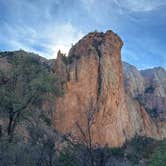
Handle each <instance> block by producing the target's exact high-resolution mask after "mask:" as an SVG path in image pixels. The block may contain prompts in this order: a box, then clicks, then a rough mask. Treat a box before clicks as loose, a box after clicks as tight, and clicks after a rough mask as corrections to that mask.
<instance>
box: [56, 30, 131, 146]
mask: <svg viewBox="0 0 166 166" xmlns="http://www.w3.org/2000/svg"><path fill="white" fill-rule="evenodd" d="M122 44H123V43H122V41H121V39H120V38H119V37H118V36H117V35H116V34H114V33H113V32H112V31H107V32H106V33H90V34H88V35H87V36H85V37H84V38H83V39H81V40H80V41H79V42H78V43H77V44H76V45H75V46H73V48H72V49H71V50H70V53H69V57H68V59H67V60H66V61H64V56H63V55H60V53H59V55H58V58H57V60H56V63H55V66H54V69H55V72H56V73H58V74H59V75H61V76H62V77H63V78H62V80H63V82H65V83H64V84H63V86H64V87H65V92H66V93H65V95H64V96H63V97H62V98H58V99H57V102H56V105H55V107H56V113H55V126H56V127H57V128H58V129H59V130H60V131H61V132H63V133H68V132H71V133H72V134H73V135H74V136H79V135H80V131H79V130H78V125H77V124H79V125H80V126H81V127H82V128H83V130H84V131H85V132H86V130H87V127H86V124H87V111H89V109H90V105H92V106H91V107H93V115H94V117H93V125H92V133H93V143H96V144H99V145H106V144H108V145H111V146H119V145H122V144H123V143H124V142H125V140H126V138H129V137H130V134H131V125H130V118H129V112H128V110H127V106H126V102H125V98H124V88H123V76H122V64H121V57H120V50H121V47H122Z"/></svg>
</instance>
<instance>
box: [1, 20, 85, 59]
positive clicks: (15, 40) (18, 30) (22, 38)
mask: <svg viewBox="0 0 166 166" xmlns="http://www.w3.org/2000/svg"><path fill="white" fill-rule="evenodd" d="M5 31H6V32H7V34H8V35H6V33H3V34H1V35H0V37H1V42H2V41H3V42H7V43H8V45H10V47H11V49H25V50H27V51H34V52H36V53H38V54H40V55H42V56H45V57H47V58H56V55H57V52H58V50H59V49H60V50H61V51H62V52H63V53H66V54H67V53H68V51H69V49H70V48H71V46H72V44H74V43H76V42H77V41H78V40H79V39H80V38H81V37H82V36H83V32H82V31H80V30H78V29H77V28H76V27H74V26H73V25H72V24H71V23H66V24H62V25H52V26H50V27H49V26H48V27H47V28H46V29H43V30H41V31H40V32H38V31H37V30H36V29H33V28H31V27H27V26H20V25H13V26H10V25H9V24H7V23H6V24H5Z"/></svg>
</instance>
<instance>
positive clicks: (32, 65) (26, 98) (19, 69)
mask: <svg viewBox="0 0 166 166" xmlns="http://www.w3.org/2000/svg"><path fill="white" fill-rule="evenodd" d="M24 54H25V53H24ZM24 54H23V55H22V54H19V55H12V56H11V57H10V63H11V66H12V67H11V69H10V71H9V72H8V73H7V74H5V73H3V71H1V72H0V80H5V82H4V81H3V82H2V83H1V84H0V112H2V113H6V114H7V116H8V118H9V124H8V135H13V133H14V130H15V128H16V125H17V124H18V122H19V121H20V120H22V119H21V118H22V117H25V116H24V115H28V114H27V113H26V112H27V111H29V110H30V108H32V107H33V108H34V106H35V107H39V106H40V105H41V102H42V101H43V99H44V100H48V99H53V97H54V96H59V95H61V94H62V91H61V89H60V88H59V82H58V81H59V80H58V77H56V76H55V75H54V74H53V73H51V72H50V70H49V69H48V67H47V66H46V65H44V64H42V63H41V62H40V61H39V59H37V58H36V56H28V55H24ZM47 122H48V121H47Z"/></svg>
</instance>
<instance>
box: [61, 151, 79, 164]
mask: <svg viewBox="0 0 166 166" xmlns="http://www.w3.org/2000/svg"><path fill="white" fill-rule="evenodd" d="M73 152H74V151H72V150H71V149H69V148H64V149H63V150H62V151H61V152H60V155H59V159H58V163H59V164H58V165H59V166H65V165H66V166H75V165H77V164H76V163H78V161H77V157H76V156H74V155H73Z"/></svg>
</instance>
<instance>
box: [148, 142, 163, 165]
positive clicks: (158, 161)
mask: <svg viewBox="0 0 166 166" xmlns="http://www.w3.org/2000/svg"><path fill="white" fill-rule="evenodd" d="M165 164H166V142H163V143H161V145H160V146H159V147H157V148H156V149H155V151H154V152H153V154H152V156H151V159H150V162H149V165H150V166H165Z"/></svg>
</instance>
